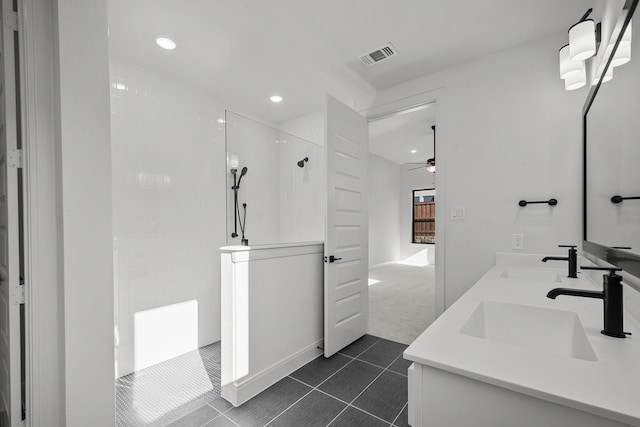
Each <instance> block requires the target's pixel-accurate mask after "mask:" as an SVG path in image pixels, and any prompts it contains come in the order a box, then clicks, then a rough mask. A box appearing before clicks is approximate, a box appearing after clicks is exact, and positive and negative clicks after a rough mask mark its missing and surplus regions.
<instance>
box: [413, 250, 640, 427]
mask: <svg viewBox="0 0 640 427" xmlns="http://www.w3.org/2000/svg"><path fill="white" fill-rule="evenodd" d="M543 256H544V255H540V256H538V255H532V256H527V255H524V256H520V257H521V258H519V256H517V255H515V256H511V255H510V256H506V255H505V256H502V257H500V255H499V256H498V263H497V265H496V266H495V267H494V268H492V269H491V270H489V271H488V272H487V273H486V274H485V275H484V276H483V277H482V278H481V279H480V280H479V281H478V282H477V283H476V284H475V285H474V286H473V287H472V288H471V289H470V290H469V291H468V292H467V293H465V294H464V295H463V296H462V297H461V298H460V299H459V300H458V301H456V302H455V303H454V304H453V305H452V306H451V307H450V308H449V309H448V310H447V311H445V312H444V313H443V314H442V315H441V316H440V317H439V318H438V319H437V320H436V321H435V322H434V323H433V324H432V325H431V326H430V327H429V328H428V329H427V330H426V331H425V332H423V333H422V335H420V336H419V337H418V338H417V339H416V340H415V341H414V342H413V343H412V344H411V345H410V346H409V347H408V348H407V349H406V351H405V352H404V357H405V359H408V360H411V361H413V362H417V363H420V364H423V365H427V366H432V367H435V368H438V369H442V370H444V371H449V372H452V373H455V374H459V375H463V376H465V377H469V378H473V379H476V380H479V381H483V382H486V383H489V384H493V385H497V386H500V387H503V388H506V389H509V390H513V391H516V392H520V393H523V394H526V395H530V396H533V397H536V398H540V399H543V400H547V401H550V402H554V403H557V404H561V405H564V406H569V407H572V408H575V409H578V410H582V411H585V412H589V413H592V414H596V415H599V416H602V417H604V418H609V419H613V420H616V421H619V422H622V423H627V424H631V425H640V325H638V323H636V322H635V320H634V319H633V318H632V317H630V316H628V315H626V314H625V318H624V330H625V332H631V333H632V335H631V336H629V337H627V338H626V339H620V338H611V337H608V336H605V335H602V334H601V333H600V331H601V330H602V327H603V303H602V300H601V299H592V298H584V297H574V296H559V297H558V298H557V299H555V300H552V299H549V298H547V297H546V294H547V292H548V291H549V290H551V289H553V288H556V287H565V288H576V289H598V290H601V289H602V287H601V286H600V284H598V285H596V283H595V282H593V281H592V280H591V279H590V278H589V277H588V276H587V275H586V274H581V275H579V276H582V277H579V278H577V279H569V278H567V277H566V275H567V263H566V262H562V263H559V262H555V263H552V262H549V263H547V264H543V263H542V262H539V261H536V260H539V259H542V257H543ZM578 265H580V263H579V264H578ZM511 266H513V267H518V266H526V268H527V269H538V268H539V269H541V270H546V271H557V272H559V273H560V276H561V280H562V283H551V282H539V281H535V280H522V279H510V278H503V277H500V275H501V274H502V273H503V272H504V270H505V268H508V267H511ZM554 267H557V268H554ZM602 273H603V274H604V273H605V272H602ZM623 275H624V273H623ZM598 277H601V275H598ZM623 286H624V285H623ZM481 301H499V302H507V303H515V304H524V305H530V306H537V307H543V308H547V309H557V310H565V311H571V312H575V313H577V315H578V317H579V319H580V321H581V323H582V325H583V326H584V329H585V332H586V334H587V337H588V339H589V341H590V343H591V345H592V347H593V349H594V350H595V353H596V356H597V358H598V360H597V361H588V360H582V359H576V358H571V357H568V356H562V355H556V354H552V353H549V352H546V351H544V349H541V351H536V350H531V349H526V348H524V347H520V346H516V345H511V344H505V343H500V342H496V341H490V340H487V339H482V338H476V337H473V336H469V335H465V334H463V333H461V332H460V330H461V329H462V327H463V325H464V324H465V323H466V321H467V320H468V319H469V316H470V315H471V314H472V313H473V312H474V311H475V310H476V308H477V307H478V306H479V304H480V303H481Z"/></svg>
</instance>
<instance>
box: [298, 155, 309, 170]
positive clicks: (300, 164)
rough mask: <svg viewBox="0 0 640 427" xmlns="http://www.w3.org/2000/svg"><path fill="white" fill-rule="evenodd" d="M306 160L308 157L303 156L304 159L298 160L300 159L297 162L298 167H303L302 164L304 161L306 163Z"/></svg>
mask: <svg viewBox="0 0 640 427" xmlns="http://www.w3.org/2000/svg"><path fill="white" fill-rule="evenodd" d="M308 161H309V158H308V157H305V158H304V159H302V160H300V161H299V162H298V167H299V168H303V167H304V164H305V163H307V162H308Z"/></svg>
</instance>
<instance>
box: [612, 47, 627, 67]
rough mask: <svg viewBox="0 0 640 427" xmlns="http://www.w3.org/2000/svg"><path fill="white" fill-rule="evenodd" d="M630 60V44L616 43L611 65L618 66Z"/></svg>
mask: <svg viewBox="0 0 640 427" xmlns="http://www.w3.org/2000/svg"><path fill="white" fill-rule="evenodd" d="M630 60H631V44H626V45H624V46H622V45H621V44H619V45H618V48H617V49H616V52H615V53H614V54H613V59H612V60H611V66H612V67H619V66H621V65H624V64H626V63H627V62H629V61H630Z"/></svg>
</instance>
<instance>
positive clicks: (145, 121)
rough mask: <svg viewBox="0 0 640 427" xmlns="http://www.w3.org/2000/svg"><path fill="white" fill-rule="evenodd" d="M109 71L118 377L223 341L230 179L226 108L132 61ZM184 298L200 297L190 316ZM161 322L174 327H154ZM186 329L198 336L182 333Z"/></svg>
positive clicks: (116, 64)
mask: <svg viewBox="0 0 640 427" xmlns="http://www.w3.org/2000/svg"><path fill="white" fill-rule="evenodd" d="M110 70H111V126H112V127H111V128H112V138H111V148H112V158H113V166H112V169H113V233H114V235H113V251H114V254H113V259H114V266H115V271H114V273H115V282H114V285H115V295H116V302H115V306H116V326H117V333H118V340H117V342H116V358H117V372H116V376H122V375H126V374H128V373H130V372H133V371H136V370H140V369H142V368H144V367H146V366H149V365H151V364H155V363H158V362H161V361H163V360H167V359H169V358H172V357H175V356H178V355H180V354H183V353H185V352H188V351H192V350H195V349H197V348H198V347H201V346H204V345H207V344H210V343H212V342H216V341H218V340H219V339H220V263H219V261H218V257H219V255H218V254H219V252H218V248H219V247H221V246H223V245H225V242H226V238H225V234H226V233H225V208H224V206H225V205H224V201H225V197H226V185H225V182H224V176H225V174H224V169H223V168H224V167H225V164H224V156H225V149H224V124H221V123H218V121H217V119H218V118H219V117H223V115H224V109H223V107H222V106H221V105H220V103H218V102H216V101H215V100H213V99H212V98H210V97H208V96H205V95H203V94H202V93H201V92H200V91H196V90H194V89H192V88H190V87H188V86H185V85H182V84H180V83H177V82H175V81H173V80H171V79H168V78H166V77H164V76H162V75H159V74H157V73H155V72H153V71H150V70H147V69H145V68H142V67H139V66H137V65H134V64H131V63H128V62H126V61H123V60H120V59H117V58H113V57H112V58H111V67H110ZM187 301H192V302H195V304H194V306H195V307H196V308H195V310H196V311H197V312H196V313H195V318H193V320H191V319H192V317H191V316H192V314H193V313H189V312H186V311H183V310H181V309H180V307H183V306H182V305H180V304H181V303H184V302H187ZM190 311H193V310H190ZM136 319H137V323H136ZM148 321H149V322H148ZM163 321H168V322H170V324H172V325H176V327H174V328H163V330H162V331H160V330H157V329H158V328H160V327H161V325H162V324H163V323H162V322H163ZM136 325H137V326H136ZM154 325H155V326H154ZM178 325H181V327H178ZM187 335H188V336H190V337H193V339H190V340H188V341H186V340H182V339H181V338H183V337H185V336H187Z"/></svg>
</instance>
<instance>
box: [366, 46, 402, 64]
mask: <svg viewBox="0 0 640 427" xmlns="http://www.w3.org/2000/svg"><path fill="white" fill-rule="evenodd" d="M397 54H398V51H397V50H396V48H395V47H393V45H392V44H391V43H387V44H386V45H384V46H382V47H380V48H378V49H376V50H374V51H373V52H369V53H365V54H364V55H360V60H361V61H362V63H363V64H364V65H366V66H367V67H370V66H372V65H374V64H377V63H378V62H380V61H384V60H385V59H388V58H390V57H392V56H395V55H397Z"/></svg>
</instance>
